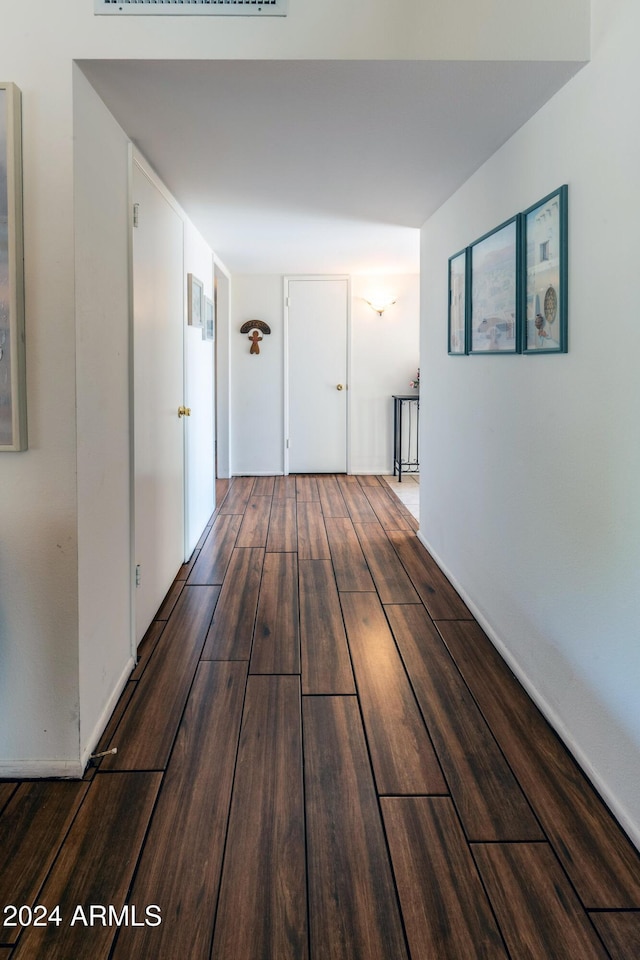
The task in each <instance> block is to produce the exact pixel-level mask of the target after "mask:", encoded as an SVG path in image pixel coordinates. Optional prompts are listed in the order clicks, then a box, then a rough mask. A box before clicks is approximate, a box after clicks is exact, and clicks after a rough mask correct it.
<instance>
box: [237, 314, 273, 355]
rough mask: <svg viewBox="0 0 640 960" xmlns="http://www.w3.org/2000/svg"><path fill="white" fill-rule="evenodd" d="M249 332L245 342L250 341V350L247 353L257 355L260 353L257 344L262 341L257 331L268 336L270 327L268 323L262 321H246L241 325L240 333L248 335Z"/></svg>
mask: <svg viewBox="0 0 640 960" xmlns="http://www.w3.org/2000/svg"><path fill="white" fill-rule="evenodd" d="M249 331H252V333H251V334H250V336H248V337H247V340H251V348H250V350H249V353H255V354H258V353H260V347H259V346H258V344H259V343H260V341H261V340H262V337H261V336H260V333H259V332H258V331H261V332H262V333H266V334H269V333H271V327H270V326H269V324H268V323H265V322H264V320H247V322H246V323H243V324H242V326H241V327H240V333H249Z"/></svg>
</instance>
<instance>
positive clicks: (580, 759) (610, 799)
mask: <svg viewBox="0 0 640 960" xmlns="http://www.w3.org/2000/svg"><path fill="white" fill-rule="evenodd" d="M417 536H418V539H419V540H420V543H421V544H422V545H423V547H425V549H426V550H428V551H429V553H430V554H431V556H432V557H433V559H434V560H435V561H436V563H437V564H438V566H439V567H440V569H441V570H442V572H443V573H444V574H445V576H446V577H447V578H448V580H450V581H451V584H452V586H454V587H455V589H456V590H457V591H458V593H459V594H460V596H461V597H462V599H463V600H464V602H465V603H466V605H467V606H468V608H469V610H470V611H471V613H472V614H473V616H474V617H475V619H476V620H477V621H478V623H479V624H480V626H481V627H482V629H483V630H484V632H485V633H486V635H487V636H488V638H489V640H490V641H491V643H492V644H493V645H494V647H495V648H496V650H497V651H498V653H499V654H500V656H501V657H502V659H503V660H504V661H505V663H506V664H507V665H508V666H509V668H510V669H511V670H512V672H513V673H514V674H515V675H516V677H517V678H518V680H519V681H520V683H521V684H522V686H523V687H524V689H525V690H526V692H527V693H528V694H529V696H530V697H531V699H532V700H533V702H534V703H535V705H536V706H537V707H538V709H539V710H540V712H541V713H542V715H543V716H544V718H545V719H546V720H547V722H548V723H549V724H550V725H551V726H552V727H553V729H554V731H555V732H556V733H557V734H558V736H559V737H560V739H561V740H562V742H563V743H564V745H565V747H566V748H567V750H568V751H569V753H570V754H571V755H572V757H573V758H574V759H575V761H576V763H577V764H578V766H579V767H580V768H581V770H582V772H583V773H584V774H585V776H586V777H587V778H588V779H589V780H590V782H591V784H592V786H593V787H594V789H595V790H596V791H597V793H598V794H599V796H600V798H601V799H602V800H603V802H604V803H605V805H606V806H607V807H608V808H609V810H610V811H611V813H612V815H613V816H614V817H615V819H616V820H617V822H618V824H619V825H620V827H621V828H622V830H624V832H625V833H626V834H627V836H628V837H629V839H630V840H631V842H632V843H633V844H634V846H636V847H637V848H638V850H640V824H637V823H635V821H634V820H633V819H632V818H631V817H630V816H629V814H628V813H627V810H626V808H625V807H624V806H623V805H622V804H621V803H620V801H619V800H618V798H617V797H616V796H615V795H614V794H613V793H612V792H611V790H610V789H609V787H608V785H607V784H606V782H605V781H604V780H603V779H602V777H601V776H600V774H599V773H598V771H597V770H596V769H595V768H594V767H593V765H592V764H591V761H590V760H589V758H588V757H587V755H586V754H585V753H584V751H583V750H582V749H581V748H580V747H579V746H578V744H577V743H576V742H575V740H574V739H573V737H572V735H571V733H570V732H569V730H568V729H567V727H566V726H565V725H564V723H563V722H562V721H561V720H560V718H559V717H558V715H557V713H556V712H555V710H553V708H552V707H551V706H550V705H549V703H548V702H547V700H546V699H545V697H543V695H542V694H541V693H540V691H539V690H538V688H537V687H536V686H535V685H534V684H533V683H532V682H531V680H530V679H529V676H528V675H527V673H526V672H525V671H524V670H523V669H522V667H521V666H520V664H519V663H518V661H517V660H516V659H515V658H514V657H513V655H512V654H511V653H510V651H509V649H508V647H507V646H506V644H505V643H504V641H503V640H502V639H501V638H500V636H499V635H498V633H497V632H496V630H495V629H494V628H493V626H492V625H491V623H490V622H489V621H488V620H487V618H486V617H485V616H484V614H483V613H482V612H481V611H480V610H479V609H478V606H477V604H476V603H474V601H473V599H472V598H471V597H470V596H469V594H468V593H467V591H466V590H465V589H464V587H463V586H462V584H460V582H459V581H458V580H457V579H456V577H455V576H454V575H453V574H452V573H451V571H450V570H449V569H448V567H447V565H446V564H445V563H444V562H443V561H442V560H441V559H440V557H439V556H438V553H437V551H435V550H434V549H433V547H432V546H431V545H430V544H429V541H428V540H427V538H426V537H425V536H424V534H423V533H422V531H421V530H419V531H418V533H417Z"/></svg>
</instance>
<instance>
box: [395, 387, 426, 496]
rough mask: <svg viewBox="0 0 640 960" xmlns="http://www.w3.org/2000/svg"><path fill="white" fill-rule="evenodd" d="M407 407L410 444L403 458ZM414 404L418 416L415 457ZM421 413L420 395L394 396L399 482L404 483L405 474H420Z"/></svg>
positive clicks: (396, 464) (396, 461)
mask: <svg viewBox="0 0 640 960" xmlns="http://www.w3.org/2000/svg"><path fill="white" fill-rule="evenodd" d="M405 404H406V405H407V413H408V416H407V420H408V421H409V422H408V424H407V427H408V429H407V431H406V432H407V433H408V437H409V440H408V444H407V456H406V457H403V456H402V442H403V441H402V436H403V430H404V424H403V419H404V418H403V410H404V407H405ZM412 404H415V416H416V427H415V457H414V456H413V455H412V454H413V450H412V449H411V446H412V440H413V436H412V435H413V430H412V411H413V407H412ZM419 412H420V394H415V393H414V394H413V395H412V396H406V397H401V396H398V395H396V394H393V475H394V477H395V475H396V472H397V474H398V482H399V483H402V474H403V473H418V472H419V471H420V462H419V458H418V417H419Z"/></svg>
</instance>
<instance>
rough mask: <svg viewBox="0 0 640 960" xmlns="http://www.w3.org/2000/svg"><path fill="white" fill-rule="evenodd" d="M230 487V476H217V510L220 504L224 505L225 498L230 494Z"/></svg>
mask: <svg viewBox="0 0 640 960" xmlns="http://www.w3.org/2000/svg"><path fill="white" fill-rule="evenodd" d="M230 487H231V478H230V477H217V478H216V510H219V509H220V506H221V505H222V502H223V500H224V498H225V497H226V495H227V494H228V492H229V489H230Z"/></svg>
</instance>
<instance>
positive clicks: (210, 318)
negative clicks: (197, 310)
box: [202, 297, 214, 340]
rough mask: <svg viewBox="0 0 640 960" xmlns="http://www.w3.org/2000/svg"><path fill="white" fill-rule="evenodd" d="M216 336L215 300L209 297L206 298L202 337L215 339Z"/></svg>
mask: <svg viewBox="0 0 640 960" xmlns="http://www.w3.org/2000/svg"><path fill="white" fill-rule="evenodd" d="M213 338H214V310H213V300H210V299H209V297H205V298H204V323H203V324H202V339H203V340H213Z"/></svg>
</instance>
